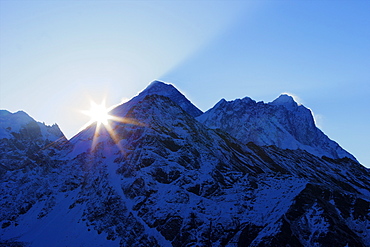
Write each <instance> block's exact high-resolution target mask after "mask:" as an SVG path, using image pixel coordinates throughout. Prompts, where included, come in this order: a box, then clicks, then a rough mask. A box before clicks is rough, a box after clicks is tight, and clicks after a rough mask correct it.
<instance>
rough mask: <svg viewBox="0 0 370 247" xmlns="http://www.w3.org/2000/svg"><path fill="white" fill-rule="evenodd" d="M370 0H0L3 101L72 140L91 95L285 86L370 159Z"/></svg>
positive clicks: (220, 92) (197, 97) (251, 91)
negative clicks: (157, 85)
mask: <svg viewBox="0 0 370 247" xmlns="http://www.w3.org/2000/svg"><path fill="white" fill-rule="evenodd" d="M369 13H370V1H367V0H354V1H340V0H337V1H335V0H328V1H324V0H322V1H309V0H306V1H304V0H303V1H296V0H294V1H293V0H292V1H288V0H287V1H118V0H117V1H109V0H107V1H102V0H101V1H100V0H95V1H84V0H80V1H57V0H54V1H51V0H50V1H37V0H33V1H16V0H0V108H1V109H7V110H9V111H12V112H14V111H18V110H24V111H26V112H27V113H28V114H30V115H31V116H32V117H33V118H35V119H36V120H38V121H41V122H45V123H47V124H53V123H58V125H59V126H60V128H61V129H62V131H63V132H64V133H65V134H66V136H67V137H69V138H70V137H72V136H73V135H74V134H76V133H77V132H78V130H79V129H80V128H81V126H83V125H84V124H85V123H86V122H87V121H89V119H88V117H87V116H86V115H84V114H82V113H81V110H88V109H89V107H90V102H89V100H90V99H92V100H94V101H95V102H101V101H102V100H103V98H106V101H107V105H114V104H119V103H120V102H122V101H123V100H126V99H128V98H131V97H133V96H134V95H135V94H137V93H138V92H139V91H140V90H142V89H143V88H145V87H146V86H147V85H148V84H149V83H150V82H151V81H152V80H154V79H160V80H164V81H166V82H170V83H173V84H174V85H175V86H176V87H177V88H178V89H180V90H181V91H182V92H183V93H185V94H186V96H187V97H188V98H189V99H190V100H191V101H192V102H193V103H195V105H197V106H198V107H199V108H200V109H201V110H203V111H205V110H207V109H209V108H210V107H212V106H213V105H214V104H215V103H217V101H219V100H220V99H221V98H225V99H227V100H233V99H236V98H242V97H245V96H249V97H251V98H253V99H255V100H257V101H260V100H262V101H265V102H269V101H272V100H273V99H275V98H276V97H277V96H278V95H279V94H281V93H284V92H288V93H290V94H293V95H295V96H297V98H298V99H299V101H300V103H303V104H304V105H305V106H306V107H309V108H311V109H312V111H313V112H314V114H315V118H316V120H317V123H318V125H319V127H320V128H321V130H323V131H324V133H326V134H327V135H328V136H329V137H330V138H331V139H333V140H335V141H337V142H338V143H339V144H340V145H341V146H342V147H344V148H345V149H346V150H348V151H349V152H351V153H352V154H353V155H355V156H356V157H357V158H358V160H359V161H360V162H361V163H362V164H364V165H365V166H368V167H370V155H369V154H368V153H369V151H370V144H369V140H370V130H369V126H370V103H369V99H368V97H369V96H370V15H369Z"/></svg>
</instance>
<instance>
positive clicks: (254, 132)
mask: <svg viewBox="0 0 370 247" xmlns="http://www.w3.org/2000/svg"><path fill="white" fill-rule="evenodd" d="M197 119H198V120H199V121H200V122H202V123H204V124H205V125H207V126H208V127H210V128H212V129H221V130H223V131H225V132H227V133H229V134H230V135H232V136H233V137H235V138H236V139H238V140H239V141H241V142H242V143H244V144H247V143H248V142H253V143H255V144H257V145H261V146H264V145H266V146H268V145H275V146H277V147H280V148H282V149H293V150H295V149H302V150H306V151H307V152H309V153H311V154H314V155H316V156H320V157H321V156H326V157H330V158H333V159H337V158H344V157H348V158H350V159H353V160H356V159H355V157H353V155H351V154H350V153H348V152H347V151H345V150H344V149H342V148H341V147H340V146H339V145H338V144H337V143H336V142H334V141H332V140H330V139H329V138H328V137H327V136H326V135H325V134H324V133H323V132H322V131H321V130H319V129H318V128H317V127H316V126H315V122H314V119H313V116H312V113H311V111H310V110H309V109H307V108H306V107H304V106H303V105H298V104H297V103H296V102H295V101H294V99H293V98H292V97H291V96H288V95H284V94H283V95H280V97H279V98H277V99H276V100H274V101H273V102H271V103H268V104H265V103H263V102H255V101H254V100H252V99H250V98H248V97H246V98H244V99H237V100H234V101H226V100H221V101H220V102H218V103H217V104H216V105H215V106H214V107H213V108H212V109H210V110H208V111H207V112H205V113H204V114H203V115H201V116H199V117H198V118H197Z"/></svg>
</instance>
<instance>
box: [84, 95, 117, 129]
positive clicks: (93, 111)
mask: <svg viewBox="0 0 370 247" xmlns="http://www.w3.org/2000/svg"><path fill="white" fill-rule="evenodd" d="M82 113H83V114H85V115H87V116H89V117H90V118H91V119H90V121H89V124H91V123H95V122H96V123H97V124H98V125H101V124H104V125H108V120H109V119H111V118H112V117H111V116H110V115H109V109H108V108H107V107H106V106H105V101H103V102H102V103H101V104H97V103H95V102H94V101H90V110H88V111H82Z"/></svg>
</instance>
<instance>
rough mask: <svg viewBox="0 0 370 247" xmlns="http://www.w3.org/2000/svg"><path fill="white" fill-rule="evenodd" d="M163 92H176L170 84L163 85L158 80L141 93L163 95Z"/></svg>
mask: <svg viewBox="0 0 370 247" xmlns="http://www.w3.org/2000/svg"><path fill="white" fill-rule="evenodd" d="M163 90H171V91H172V90H176V91H178V90H177V89H176V88H175V87H174V86H173V85H172V84H170V83H165V82H163V81H160V80H154V81H152V82H151V83H150V84H149V85H148V86H147V87H146V88H145V89H144V90H143V91H142V93H143V92H150V93H155V92H161V93H163Z"/></svg>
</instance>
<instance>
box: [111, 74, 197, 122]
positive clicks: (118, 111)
mask: <svg viewBox="0 0 370 247" xmlns="http://www.w3.org/2000/svg"><path fill="white" fill-rule="evenodd" d="M154 94H157V95H161V96H165V97H168V98H169V99H170V100H172V101H173V102H174V103H176V104H178V105H179V106H180V107H181V108H182V109H184V110H185V111H186V112H187V113H188V114H190V115H191V116H193V117H197V116H200V115H201V114H202V113H203V112H202V111H201V110H199V109H198V108H197V107H196V106H195V105H193V104H192V103H191V102H190V101H189V100H188V99H187V98H186V97H185V96H184V95H183V94H182V93H181V92H180V91H179V90H178V89H177V88H176V87H175V86H173V85H172V84H170V83H165V82H163V81H160V80H154V81H152V82H151V83H150V84H149V85H148V86H147V87H146V88H145V89H144V90H143V91H141V92H140V93H139V94H138V95H137V96H135V97H134V98H132V99H131V100H130V101H128V102H126V103H124V104H122V105H120V106H118V107H116V108H115V109H113V110H112V111H111V113H113V115H118V116H124V115H125V110H123V109H125V108H126V106H129V105H134V104H136V103H138V102H139V101H141V100H143V99H144V98H145V97H146V96H148V95H154Z"/></svg>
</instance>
